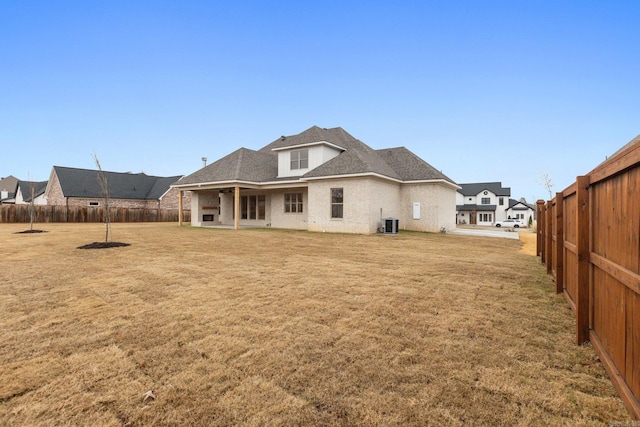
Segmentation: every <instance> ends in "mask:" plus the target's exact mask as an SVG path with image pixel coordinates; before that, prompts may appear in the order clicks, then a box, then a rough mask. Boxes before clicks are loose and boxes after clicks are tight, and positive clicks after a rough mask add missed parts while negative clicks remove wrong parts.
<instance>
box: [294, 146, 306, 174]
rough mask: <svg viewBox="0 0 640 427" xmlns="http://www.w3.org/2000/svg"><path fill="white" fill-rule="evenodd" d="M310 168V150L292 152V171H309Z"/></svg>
mask: <svg viewBox="0 0 640 427" xmlns="http://www.w3.org/2000/svg"><path fill="white" fill-rule="evenodd" d="M308 167H309V150H295V151H292V152H291V170H293V169H307V168H308Z"/></svg>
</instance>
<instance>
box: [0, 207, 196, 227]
mask: <svg viewBox="0 0 640 427" xmlns="http://www.w3.org/2000/svg"><path fill="white" fill-rule="evenodd" d="M30 209H31V206H29V205H0V223H27V224H28V223H30V222H31V212H30ZM34 210H35V215H36V216H35V221H34V222H35V223H46V222H104V219H105V212H104V209H103V208H101V207H93V206H42V205H40V206H34ZM182 215H183V221H186V222H189V221H191V211H190V210H183V214H182ZM109 216H110V220H111V222H178V210H177V209H146V208H109Z"/></svg>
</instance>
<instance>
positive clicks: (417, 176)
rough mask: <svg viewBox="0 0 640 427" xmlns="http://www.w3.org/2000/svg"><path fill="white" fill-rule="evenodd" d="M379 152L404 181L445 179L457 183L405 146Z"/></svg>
mask: <svg viewBox="0 0 640 427" xmlns="http://www.w3.org/2000/svg"><path fill="white" fill-rule="evenodd" d="M377 153H378V154H379V155H380V156H381V157H382V159H383V160H384V161H385V162H386V163H387V164H388V165H389V166H391V167H392V168H393V170H395V171H396V173H397V174H398V175H400V178H401V179H402V180H403V181H424V180H433V179H444V180H446V181H449V182H451V183H453V184H455V182H454V181H453V180H452V179H451V178H449V177H448V176H446V175H445V174H443V173H442V172H440V171H438V170H437V169H436V168H434V167H433V166H431V165H430V164H429V163H427V162H425V161H424V160H422V159H421V158H420V157H418V156H416V155H415V154H413V153H412V152H411V151H409V150H407V149H406V148H405V147H398V148H387V149H383V150H377Z"/></svg>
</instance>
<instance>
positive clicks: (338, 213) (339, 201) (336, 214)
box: [331, 188, 344, 218]
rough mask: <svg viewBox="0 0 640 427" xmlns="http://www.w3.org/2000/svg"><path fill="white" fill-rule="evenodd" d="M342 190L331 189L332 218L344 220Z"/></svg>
mask: <svg viewBox="0 0 640 427" xmlns="http://www.w3.org/2000/svg"><path fill="white" fill-rule="evenodd" d="M343 200H344V199H343V191H342V188H332V189H331V218H342V213H343Z"/></svg>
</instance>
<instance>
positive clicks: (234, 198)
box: [233, 185, 240, 230]
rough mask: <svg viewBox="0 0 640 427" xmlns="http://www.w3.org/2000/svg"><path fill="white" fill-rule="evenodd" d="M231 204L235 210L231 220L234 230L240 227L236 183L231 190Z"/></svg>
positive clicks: (238, 189) (238, 191)
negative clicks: (232, 220)
mask: <svg viewBox="0 0 640 427" xmlns="http://www.w3.org/2000/svg"><path fill="white" fill-rule="evenodd" d="M233 206H234V212H235V218H234V222H233V228H234V229H235V230H239V229H240V187H239V186H237V185H236V187H235V190H234V191H233Z"/></svg>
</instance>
